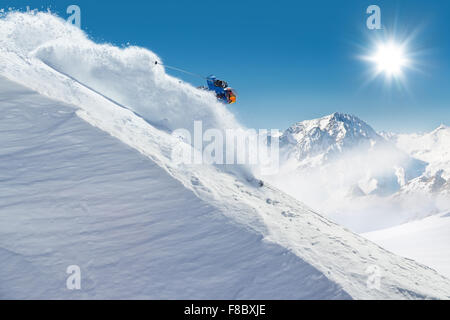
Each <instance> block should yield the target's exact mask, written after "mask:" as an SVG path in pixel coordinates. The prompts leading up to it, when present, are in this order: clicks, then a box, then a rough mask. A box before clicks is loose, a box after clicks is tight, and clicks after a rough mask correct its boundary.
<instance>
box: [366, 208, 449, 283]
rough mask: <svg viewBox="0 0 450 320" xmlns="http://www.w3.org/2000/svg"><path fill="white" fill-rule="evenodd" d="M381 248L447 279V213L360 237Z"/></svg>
mask: <svg viewBox="0 0 450 320" xmlns="http://www.w3.org/2000/svg"><path fill="white" fill-rule="evenodd" d="M364 236H365V237H367V238H368V239H370V240H372V241H374V242H376V243H378V244H379V245H381V246H383V247H384V248H386V249H388V250H391V251H392V252H395V253H396V254H399V255H402V256H404V257H408V258H411V259H414V260H416V261H419V262H421V263H424V264H426V265H428V266H430V267H432V268H434V269H436V270H437V271H438V272H440V273H441V274H443V275H445V276H447V277H450V212H447V213H441V214H436V215H433V216H431V217H428V218H425V219H422V220H417V221H413V222H410V223H406V224H403V225H401V226H397V227H393V228H389V229H384V230H380V231H376V232H370V233H366V234H364Z"/></svg>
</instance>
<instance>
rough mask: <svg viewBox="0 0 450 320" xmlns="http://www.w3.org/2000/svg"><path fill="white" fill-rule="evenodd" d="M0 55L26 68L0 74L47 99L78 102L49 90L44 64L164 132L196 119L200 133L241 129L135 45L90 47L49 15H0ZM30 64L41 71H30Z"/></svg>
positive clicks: (72, 28)
mask: <svg viewBox="0 0 450 320" xmlns="http://www.w3.org/2000/svg"><path fill="white" fill-rule="evenodd" d="M0 52H2V55H4V56H6V58H7V59H8V57H9V59H13V60H16V61H15V64H17V63H18V62H19V61H17V59H18V58H21V59H23V60H24V61H23V62H28V66H27V68H23V69H14V70H7V68H9V67H10V66H12V65H14V64H13V63H2V66H0V71H2V73H5V72H7V73H8V75H9V77H10V78H13V80H15V81H17V82H19V83H23V84H24V85H26V86H28V87H30V88H32V89H34V90H36V91H37V92H39V93H41V94H45V95H47V96H50V97H51V98H56V99H58V100H62V101H64V102H69V103H74V104H76V102H79V101H70V99H71V95H70V94H69V93H68V92H64V90H63V89H62V90H59V91H58V90H55V88H57V87H58V85H57V84H56V83H55V82H56V81H55V79H52V78H51V76H50V75H49V74H48V72H47V73H45V72H43V71H45V69H46V68H48V66H50V67H52V68H54V69H56V70H57V71H59V72H61V73H63V74H65V75H69V76H71V77H73V78H74V79H76V80H78V81H79V82H81V83H82V84H84V85H86V86H87V87H89V88H91V89H93V90H95V91H97V92H101V93H102V94H103V95H105V96H107V97H109V98H111V99H113V100H114V101H115V102H117V103H119V104H121V105H123V106H126V107H127V108H128V109H130V110H132V111H134V112H136V113H138V114H139V115H140V116H142V117H143V118H144V119H145V120H147V121H148V122H149V123H152V124H154V125H158V126H159V127H163V128H165V129H167V130H169V131H172V130H175V129H178V128H184V129H188V130H191V129H192V127H193V120H202V121H203V128H204V129H208V128H218V129H225V128H227V129H228V128H240V127H241V126H240V125H239V124H238V123H237V121H236V120H235V118H234V116H233V115H232V114H231V113H230V112H229V111H228V110H227V109H226V107H225V106H224V105H223V104H221V103H219V102H217V100H216V98H215V97H214V95H213V94H211V93H210V92H206V91H202V90H198V89H197V88H195V87H193V86H192V85H190V84H187V83H185V82H182V81H180V80H179V79H176V78H174V77H171V76H169V75H167V74H166V73H165V70H164V68H163V67H162V66H160V65H155V62H156V61H158V62H161V61H162V60H161V58H159V57H158V56H157V55H156V54H155V53H153V52H151V51H149V50H147V49H144V48H140V47H126V48H119V47H116V46H113V45H110V44H97V43H94V42H93V41H91V40H90V39H89V38H88V36H87V35H86V34H85V33H84V32H83V31H82V30H80V29H78V28H76V27H75V26H73V25H71V24H68V23H66V21H64V20H63V19H61V18H59V17H57V16H56V15H53V14H49V13H44V12H29V13H21V12H9V13H6V14H4V16H3V17H2V18H1V19H0ZM36 60H38V61H36ZM23 62H22V64H23ZM39 62H43V63H39ZM33 66H34V67H33ZM36 66H38V67H39V68H41V69H44V70H36ZM33 69H34V70H33ZM24 71H26V73H27V77H25V76H24V74H23V72H24ZM46 75H47V77H46ZM58 81H59V80H58Z"/></svg>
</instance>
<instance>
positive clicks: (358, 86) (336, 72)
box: [1, 0, 450, 132]
mask: <svg viewBox="0 0 450 320" xmlns="http://www.w3.org/2000/svg"><path fill="white" fill-rule="evenodd" d="M1 3H2V4H1V7H3V8H7V7H15V8H24V7H25V6H27V5H28V6H30V7H31V8H39V9H41V8H47V7H50V8H51V9H52V11H54V12H57V13H59V14H60V15H61V16H63V17H67V14H66V12H65V11H66V8H67V6H68V5H70V4H77V5H79V6H80V8H81V13H82V28H83V29H84V30H85V31H86V32H87V33H88V34H89V35H90V37H91V38H92V39H94V40H95V41H97V42H110V43H113V44H116V45H124V44H127V43H130V44H132V45H138V46H143V47H146V48H149V49H150V50H152V51H154V52H155V53H157V54H158V55H159V56H160V57H162V59H163V60H164V61H165V63H167V64H169V65H173V66H177V67H180V68H183V69H187V70H189V71H192V72H195V73H199V74H203V75H208V74H211V73H214V74H216V75H217V76H218V77H221V78H223V79H225V80H227V81H228V82H229V84H230V85H231V86H232V87H234V88H235V89H237V91H238V93H239V103H237V104H235V105H232V106H231V107H230V108H231V109H232V110H233V112H234V113H235V114H236V115H237V117H238V119H239V120H240V121H241V122H242V123H243V124H245V125H247V126H249V127H253V128H278V129H285V128H286V127H288V126H289V125H291V124H292V123H294V122H297V121H301V120H305V119H311V118H315V117H320V116H323V115H326V114H330V113H332V112H335V111H340V112H345V113H351V114H355V115H357V116H359V117H360V118H362V119H363V120H365V121H366V122H368V123H369V124H370V125H372V126H373V127H374V128H375V129H376V130H395V131H401V132H414V131H426V130H431V129H433V128H435V127H437V126H438V125H439V124H440V123H445V124H447V125H450V90H449V88H450V78H449V75H450V37H449V36H448V30H450V1H448V0H431V1H425V0H420V1H418V0H403V1H400V0H397V1H396V0H388V1H380V0H377V1H375V0H371V1H365V0H342V1H336V0H334V1H332V0H322V1H320V0H319V1H282V0H278V1H234V0H228V1H211V0H208V1H203V0H195V1H194V0H191V1H181V0H178V1H170V0H168V1H137V0H128V1H92V0H91V1H84V0H79V1H62V0H58V1H2V2H1ZM371 4H376V5H378V6H380V7H381V12H382V24H383V30H376V31H371V30H368V29H367V28H366V19H367V17H368V15H367V14H366V13H365V11H366V8H367V7H368V6H369V5H371ZM394 31H395V33H396V35H397V38H398V39H400V40H401V39H404V38H406V37H409V36H411V35H414V37H411V41H410V42H409V44H408V48H409V51H410V52H411V53H414V61H415V67H416V69H417V70H406V72H405V77H404V78H405V82H404V83H403V84H402V85H401V86H397V85H387V84H386V82H385V79H384V78H383V77H382V76H380V77H378V78H376V79H374V80H373V81H370V82H368V81H367V80H368V79H369V74H370V72H369V71H370V70H371V66H370V64H368V63H367V62H366V61H362V60H361V59H359V58H358V57H359V56H361V55H363V54H365V53H368V52H370V50H371V49H372V47H373V45H372V42H373V39H375V38H381V37H383V35H385V34H393V33H394ZM170 73H171V74H173V75H175V76H178V77H180V78H182V79H184V80H186V81H188V82H191V83H193V84H194V85H202V83H201V80H200V79H197V78H195V77H191V76H187V75H184V74H180V73H177V72H170Z"/></svg>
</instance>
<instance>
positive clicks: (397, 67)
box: [369, 42, 408, 77]
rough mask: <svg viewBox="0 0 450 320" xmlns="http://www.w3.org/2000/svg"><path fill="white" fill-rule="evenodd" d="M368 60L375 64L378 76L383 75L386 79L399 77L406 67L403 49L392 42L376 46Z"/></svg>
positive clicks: (406, 62)
mask: <svg viewBox="0 0 450 320" xmlns="http://www.w3.org/2000/svg"><path fill="white" fill-rule="evenodd" d="M369 60H370V61H372V62H373V63H374V64H375V66H376V71H377V73H378V74H380V73H384V74H385V75H386V76H387V77H397V76H400V75H401V74H402V69H403V68H404V67H406V66H407V65H408V59H407V58H406V55H405V49H404V47H403V46H402V45H399V44H396V43H394V42H389V43H380V44H378V46H377V48H376V50H375V53H374V54H373V55H372V56H370V57H369Z"/></svg>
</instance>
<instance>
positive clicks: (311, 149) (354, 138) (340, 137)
mask: <svg viewBox="0 0 450 320" xmlns="http://www.w3.org/2000/svg"><path fill="white" fill-rule="evenodd" d="M381 140H382V139H381V137H380V136H378V134H377V133H376V132H375V131H374V130H373V129H372V128H371V127H370V126H369V125H367V124H366V123H365V122H364V121H362V120H360V119H359V118H357V117H355V116H353V115H348V114H342V113H338V112H335V113H333V114H331V115H329V116H326V117H323V118H318V119H313V120H305V121H302V122H298V123H296V124H294V125H292V126H291V127H289V128H288V129H287V130H286V131H285V132H284V134H283V135H282V136H281V138H280V143H281V145H282V146H283V145H284V146H285V145H292V147H291V148H292V149H293V150H294V152H295V156H296V158H297V159H299V160H302V159H304V158H306V157H314V156H316V155H318V154H322V155H323V156H324V157H325V158H326V157H328V156H329V155H330V154H333V153H335V152H342V151H344V149H352V148H356V147H358V146H361V145H364V144H365V145H367V146H368V147H370V146H371V145H373V144H374V143H376V142H377V141H381Z"/></svg>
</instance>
